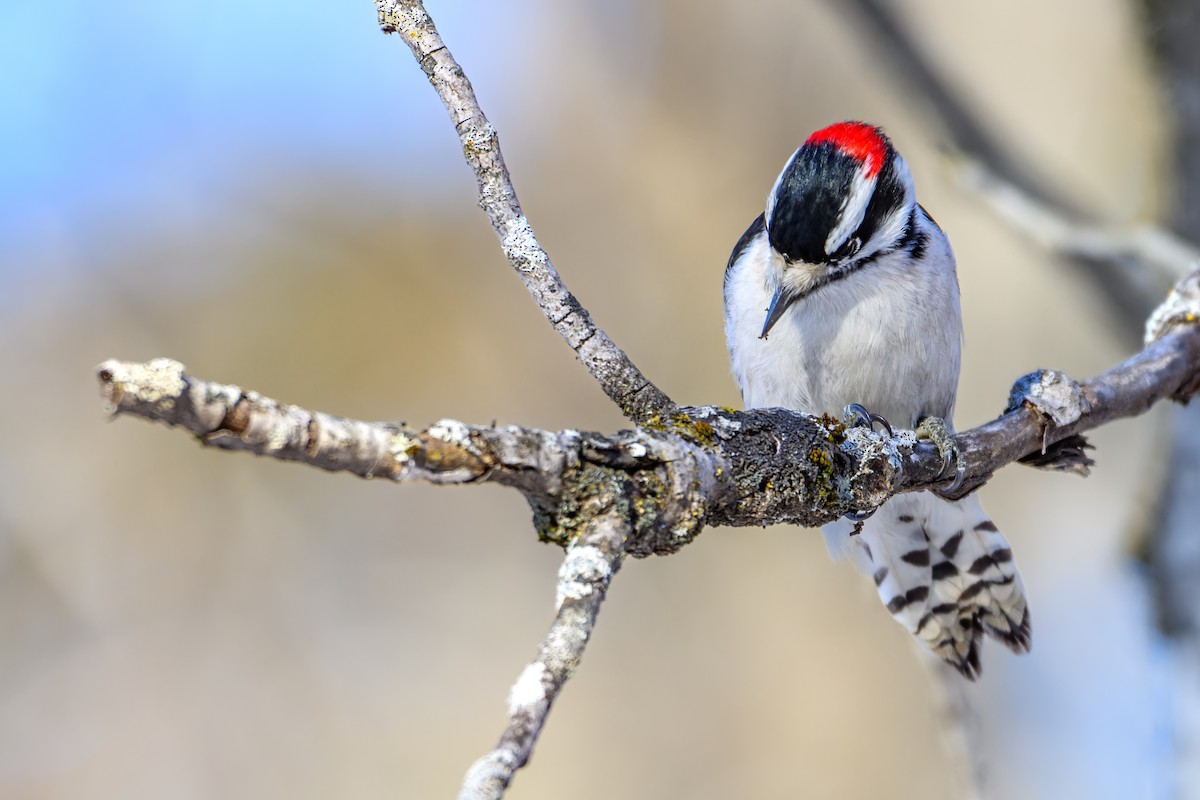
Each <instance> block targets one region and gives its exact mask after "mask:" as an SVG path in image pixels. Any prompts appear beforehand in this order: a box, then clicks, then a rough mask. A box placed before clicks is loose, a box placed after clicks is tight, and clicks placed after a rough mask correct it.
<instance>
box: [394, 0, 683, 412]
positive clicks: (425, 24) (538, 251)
mask: <svg viewBox="0 0 1200 800" xmlns="http://www.w3.org/2000/svg"><path fill="white" fill-rule="evenodd" d="M375 5H376V7H377V8H378V10H379V24H380V26H381V27H382V28H383V30H384V32H385V33H399V34H400V35H401V38H402V39H403V40H404V43H405V44H407V45H408V46H409V48H410V49H411V50H412V53H413V56H414V57H415V58H416V59H417V63H419V64H420V65H421V69H422V70H423V71H424V72H425V75H426V76H427V77H428V78H429V82H430V83H431V84H433V88H434V89H435V90H437V93H438V97H440V98H441V99H442V103H443V104H444V105H445V106H446V110H447V111H448V112H449V113H450V120H451V121H452V122H453V123H454V129H455V130H456V131H458V136H459V139H460V140H461V141H462V146H463V156H464V157H465V158H466V160H467V163H468V164H469V165H470V167H471V169H472V170H474V172H475V177H476V180H477V181H478V183H479V205H480V207H481V208H483V210H484V211H485V212H487V215H488V218H489V219H490V220H491V222H492V227H493V228H494V229H495V231H496V235H497V236H498V237H499V238H500V246H501V247H502V248H503V249H504V255H505V256H506V257H507V258H508V261H509V263H510V264H512V266H513V269H515V270H516V271H517V274H518V275H519V276H520V277H521V280H522V281H523V282H524V283H525V288H526V289H528V290H529V293H530V294H531V295H532V296H533V299H534V300H535V301H536V302H537V304H538V307H539V308H541V309H542V313H543V314H544V315H545V316H546V319H548V320H549V321H550V324H551V325H553V326H554V329H555V330H556V331H558V333H559V335H560V336H562V337H563V339H565V340H566V341H567V344H568V345H570V347H571V349H572V350H574V351H575V354H576V356H578V358H579V360H580V361H581V362H582V363H583V365H584V366H585V367H586V368H587V370H588V372H590V373H591V375H592V377H593V378H595V379H596V381H597V382H598V383H599V384H600V387H601V388H602V389H603V390H604V392H605V393H606V394H607V395H608V396H609V397H610V398H611V399H612V401H613V402H614V403H616V404H617V406H618V407H620V409H621V411H622V413H624V414H625V416H626V417H628V418H629V419H631V420H633V421H634V422H637V423H642V422H646V421H647V420H649V419H650V418H651V417H654V416H656V415H660V414H669V413H671V411H672V410H673V409H674V404H673V403H672V402H671V399H670V398H669V397H667V396H666V395H665V394H664V393H663V392H662V391H661V390H660V389H659V388H658V387H657V386H655V385H654V384H653V383H651V381H650V379H649V378H647V377H646V376H645V375H643V374H642V372H641V371H640V370H639V369H638V368H637V367H636V366H635V365H634V363H633V361H632V360H630V358H629V356H628V355H626V354H625V352H624V351H623V350H621V348H619V347H617V345H616V344H615V343H614V342H613V341H612V339H610V338H609V337H608V334H606V333H605V332H604V331H603V330H601V329H600V327H599V326H598V325H596V323H595V322H593V321H592V317H591V315H590V314H589V313H588V311H587V309H585V308H584V307H583V306H582V305H580V303H579V301H578V300H577V299H576V298H575V296H574V295H573V294H571V292H569V291H568V290H567V287H566V285H565V284H564V283H563V281H562V279H561V278H560V277H559V275H558V271H557V270H555V268H554V265H553V264H551V263H550V257H549V256H548V255H547V254H546V251H545V250H543V249H542V246H541V245H540V244H538V241H537V238H536V237H535V236H534V234H533V228H532V226H530V224H529V220H528V219H527V218H526V217H525V214H524V213H523V212H522V211H521V205H520V203H519V202H518V201H517V193H516V190H515V189H514V188H513V184H512V179H511V177H510V176H509V174H508V167H506V166H505V164H504V157H503V155H502V154H501V152H500V139H499V136H498V135H497V133H496V130H495V129H494V128H493V127H492V124H491V123H490V122H489V121H488V119H487V117H486V116H485V115H484V113H483V109H481V108H480V107H479V101H478V100H477V99H476V98H475V90H474V89H473V88H472V87H471V82H470V81H469V80H468V79H467V76H466V74H465V73H464V72H463V70H462V67H460V66H459V65H458V62H457V61H455V60H454V56H453V55H451V54H450V50H449V48H447V47H446V44H445V42H443V41H442V37H441V35H440V34H439V33H438V31H437V28H436V27H434V24H433V19H432V18H431V17H430V16H429V14H428V12H426V10H425V6H424V4H423V3H422V2H421V0H376V3H375Z"/></svg>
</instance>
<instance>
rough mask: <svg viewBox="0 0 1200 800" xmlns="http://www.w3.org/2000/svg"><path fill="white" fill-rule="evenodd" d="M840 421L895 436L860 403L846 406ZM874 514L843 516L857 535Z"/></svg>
mask: <svg viewBox="0 0 1200 800" xmlns="http://www.w3.org/2000/svg"><path fill="white" fill-rule="evenodd" d="M842 421H843V422H844V423H845V424H846V426H847V427H850V428H868V429H870V430H872V431H874V430H875V426H876V425H880V426H882V427H883V429H884V430H885V431H887V435H888V436H889V437H892V438H894V437H895V436H896V434H895V432H894V431H893V430H892V426H891V425H890V424H889V423H888V421H887V420H886V419H884V418H883V417H881V416H880V415H878V414H872V413H871V412H870V411H867V409H866V408H865V407H864V406H863V405H862V404H860V403H851V404H850V405H848V406H846V408H845V410H844V411H843V412H842ZM874 513H875V509H873V508H872V509H870V510H869V511H851V512H850V513H849V514H846V515H844V516H845V518H846V519H848V520H850V521H851V522H853V523H855V533H857V532H858V530H859V529H861V528H862V523H863V521H864V520H866V519H869V518H870V516H871V515H872V514H874Z"/></svg>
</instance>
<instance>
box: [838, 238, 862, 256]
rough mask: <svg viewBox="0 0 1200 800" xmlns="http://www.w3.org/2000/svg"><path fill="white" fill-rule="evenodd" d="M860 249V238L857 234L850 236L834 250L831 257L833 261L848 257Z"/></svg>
mask: <svg viewBox="0 0 1200 800" xmlns="http://www.w3.org/2000/svg"><path fill="white" fill-rule="evenodd" d="M861 249H862V239H859V238H858V237H857V236H851V237H850V238H849V239H847V240H846V242H845V243H844V244H843V245H842V246H841V247H839V248H838V249H837V250H835V251H834V253H833V255H832V257H831V258H832V260H833V261H842V260H845V259H847V258H850V257H851V256H853V255H854V254H855V253H857V252H858V251H859V250H861Z"/></svg>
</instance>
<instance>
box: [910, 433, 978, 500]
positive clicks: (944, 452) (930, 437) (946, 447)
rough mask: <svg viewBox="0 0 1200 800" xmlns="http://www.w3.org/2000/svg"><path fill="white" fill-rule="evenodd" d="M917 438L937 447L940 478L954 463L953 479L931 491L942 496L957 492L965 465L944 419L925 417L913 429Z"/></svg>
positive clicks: (963, 475) (963, 474)
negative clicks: (939, 460)
mask: <svg viewBox="0 0 1200 800" xmlns="http://www.w3.org/2000/svg"><path fill="white" fill-rule="evenodd" d="M915 433H916V434H917V436H918V438H921V439H925V440H927V441H930V442H932V443H933V444H934V445H935V446H936V447H937V449H938V453H939V454H941V456H942V471H941V472H940V473H938V477H939V478H941V477H942V476H943V475H945V474H946V470H947V469H948V468H949V467H950V465H951V464H953V465H954V480H953V481H951V483H950V485H949V486H946V487H944V488H941V489H934V490H933V491H934V492H935V493H936V494H938V495H941V496H942V497H948V496H951V495H953V494H954V493H955V492H957V491H958V490H959V489H960V488H961V487H962V485H963V481H964V480H965V479H966V477H967V465H966V463H965V462H964V461H963V457H962V453H961V452H959V449H958V444H957V443H955V441H954V436H953V435H952V434H951V433H950V431H949V430H948V429H947V427H946V422H945V420H942V419H939V418H937V417H925V418H923V419H922V420H921V421H920V423H919V424H918V425H917V429H916V431H915Z"/></svg>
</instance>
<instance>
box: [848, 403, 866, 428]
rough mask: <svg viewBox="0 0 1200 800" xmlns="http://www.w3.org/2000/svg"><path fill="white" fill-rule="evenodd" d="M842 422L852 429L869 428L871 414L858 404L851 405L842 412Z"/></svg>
mask: <svg viewBox="0 0 1200 800" xmlns="http://www.w3.org/2000/svg"><path fill="white" fill-rule="evenodd" d="M842 421H843V422H845V423H846V424H847V425H848V426H850V427H852V428H863V427H868V428H869V427H870V426H871V412H870V411H867V410H866V409H865V408H863V407H862V406H861V405H859V404H858V403H851V404H850V405H848V406H846V410H845V411H843V412H842Z"/></svg>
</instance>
